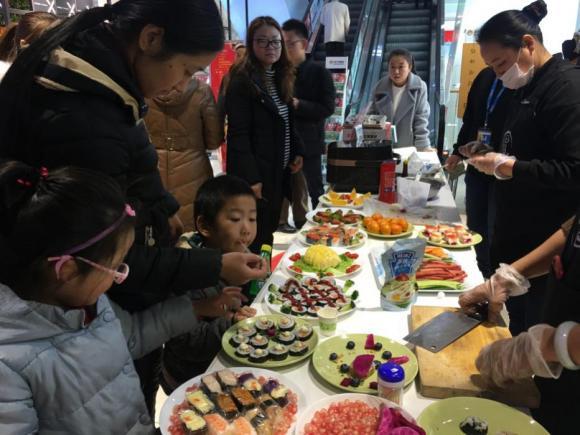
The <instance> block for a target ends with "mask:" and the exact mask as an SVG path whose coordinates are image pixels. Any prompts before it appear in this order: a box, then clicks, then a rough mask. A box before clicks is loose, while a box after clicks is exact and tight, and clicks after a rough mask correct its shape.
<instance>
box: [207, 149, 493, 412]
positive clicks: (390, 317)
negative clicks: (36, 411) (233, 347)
mask: <svg viewBox="0 0 580 435" xmlns="http://www.w3.org/2000/svg"><path fill="white" fill-rule="evenodd" d="M433 154H434V153H433ZM434 204H435V205H433V204H431V203H430V206H429V208H430V209H436V208H439V209H442V210H448V211H449V213H451V214H453V213H454V214H455V215H457V218H458V217H459V215H458V213H457V209H456V207H455V202H454V200H453V196H452V195H451V191H450V190H449V188H448V187H447V186H444V187H443V188H442V189H441V193H440V195H439V198H438V199H437V200H436V201H435V202H434ZM376 209H380V211H385V210H387V211H388V210H390V212H391V213H392V214H394V213H395V211H394V209H393V207H389V206H387V205H384V204H382V203H379V202H378V201H374V200H370V201H367V204H366V205H365V209H364V212H365V213H372V212H373V211H374V210H376ZM411 220H412V221H413V222H415V221H416V220H415V219H413V218H411ZM428 220H430V221H431V222H433V221H434V220H445V219H441V218H440V219H437V218H436V217H435V219H428ZM454 220H455V221H457V219H454ZM385 243H386V242H385V241H384V240H378V239H372V238H369V241H368V242H367V244H365V246H363V247H361V248H358V249H356V250H353V251H354V252H357V253H358V254H359V255H360V256H359V260H358V261H359V262H360V263H361V264H362V270H361V271H360V272H358V273H357V274H356V275H354V276H353V277H352V278H351V279H353V280H354V281H355V284H356V285H355V288H356V289H357V290H359V293H360V299H359V301H358V307H357V309H356V310H355V311H354V312H353V313H352V314H351V315H349V316H347V317H345V318H344V319H343V320H341V321H340V322H339V323H338V328H337V334H343V333H365V334H369V333H373V334H376V335H382V336H385V337H389V338H392V339H393V340H397V341H400V342H403V343H404V340H403V337H404V336H406V335H407V333H408V331H409V328H408V322H409V313H410V310H406V311H401V312H391V311H383V310H382V309H381V308H380V297H379V289H378V288H377V283H376V280H375V278H374V274H373V272H372V270H371V266H370V262H369V258H368V253H369V250H370V249H372V248H374V247H377V246H386V245H385ZM304 248H305V246H304V245H302V244H301V243H300V242H298V241H297V240H295V241H294V242H293V243H292V244H291V245H290V247H289V249H288V251H287V252H286V254H285V256H284V259H283V260H282V261H281V262H280V265H279V267H278V268H277V270H276V271H275V272H274V273H273V275H272V277H271V278H270V280H269V281H268V282H267V283H266V284H265V285H264V288H263V290H262V291H261V292H260V294H259V295H258V297H257V298H256V301H255V302H254V305H253V306H254V307H255V308H256V309H257V311H258V315H260V314H269V313H270V310H269V309H268V307H267V304H266V303H265V302H264V295H265V293H266V292H267V288H268V284H269V283H270V282H272V281H276V282H277V283H280V281H282V282H283V281H284V279H285V278H287V277H288V276H289V275H287V273H286V272H284V271H283V270H281V268H283V266H284V260H285V259H286V258H287V257H288V256H289V255H292V253H294V252H295V251H297V250H300V249H304ZM451 254H452V256H453V258H454V259H455V260H456V261H457V262H458V263H459V264H460V265H461V267H462V268H463V269H464V270H465V272H466V273H467V275H468V278H467V280H466V287H467V288H469V287H470V286H472V285H476V284H479V283H481V282H483V277H482V275H481V273H480V272H479V270H478V268H477V264H476V260H475V251H474V250H473V249H470V250H461V251H451ZM416 304H417V305H436V306H457V296H456V295H452V294H447V295H444V296H443V297H439V296H438V295H437V294H420V296H419V297H418V299H417V302H416ZM316 329H317V330H318V328H317V327H316ZM320 338H321V339H322V340H324V339H325V338H324V337H322V336H321V337H320ZM237 365H239V364H237V363H236V362H235V361H233V360H231V359H229V358H228V357H227V356H226V355H225V354H224V353H223V352H220V354H219V355H218V357H216V359H215V360H214V361H213V362H212V364H211V365H210V367H209V368H208V370H209V371H214V370H219V369H221V368H224V367H232V366H237ZM277 371H279V372H280V373H283V374H284V375H285V376H288V377H289V378H291V379H292V380H293V381H294V382H296V383H297V384H299V385H300V386H301V387H302V390H303V392H304V393H305V395H306V397H307V398H308V401H309V403H313V402H315V401H317V400H318V399H321V398H324V397H326V396H328V395H331V394H337V393H340V390H338V389H336V388H333V387H331V386H330V385H328V384H326V383H324V381H322V380H319V379H318V377H317V375H316V374H315V372H314V370H313V368H312V364H311V362H310V359H307V360H306V361H304V362H302V363H299V364H297V365H294V366H291V367H288V368H283V369H278V370H277ZM432 402H434V399H429V398H425V397H422V396H421V395H420V394H419V393H418V391H417V389H416V383H413V384H411V385H410V386H409V387H408V388H407V389H406V391H405V395H404V401H403V407H404V408H405V409H406V410H407V411H408V412H409V413H410V414H411V415H413V416H414V417H417V416H418V415H419V414H420V413H421V412H422V411H423V409H425V407H426V406H428V405H429V404H430V403H432Z"/></svg>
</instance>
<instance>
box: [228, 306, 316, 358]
mask: <svg viewBox="0 0 580 435" xmlns="http://www.w3.org/2000/svg"><path fill="white" fill-rule="evenodd" d="M248 331H250V332H253V334H250V335H248ZM317 343H318V335H317V333H316V331H314V329H313V328H312V325H310V324H309V323H308V322H306V321H305V320H301V319H295V318H292V317H289V316H285V315H269V316H256V317H252V318H250V319H246V320H244V321H242V322H238V323H236V324H235V325H233V326H232V327H231V328H230V329H228V330H227V331H226V332H225V334H224V335H223V337H222V347H223V349H224V352H225V353H226V354H227V355H228V356H229V357H231V358H233V359H234V360H236V361H238V362H241V363H242V364H244V365H249V366H254V367H268V368H270V367H284V366H288V365H291V364H294V363H297V362H298V361H302V360H303V359H305V358H308V356H309V355H311V354H312V352H314V348H315V347H316V345H317Z"/></svg>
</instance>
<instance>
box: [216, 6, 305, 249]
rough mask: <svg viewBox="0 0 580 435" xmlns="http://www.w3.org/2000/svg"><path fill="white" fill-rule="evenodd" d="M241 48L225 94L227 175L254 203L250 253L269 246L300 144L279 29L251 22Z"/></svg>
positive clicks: (268, 21)
mask: <svg viewBox="0 0 580 435" xmlns="http://www.w3.org/2000/svg"><path fill="white" fill-rule="evenodd" d="M246 46H247V53H246V56H245V57H244V59H243V60H242V62H241V63H240V64H238V65H236V66H235V67H234V68H233V69H232V73H231V81H230V84H229V86H228V89H227V93H226V113H227V116H228V137H227V144H228V156H227V172H228V174H232V175H237V176H238V177H240V178H242V179H243V180H246V181H247V182H248V184H250V186H252V190H253V191H254V193H255V194H256V198H257V199H258V234H257V235H256V239H255V240H254V243H253V244H252V246H251V249H252V251H254V252H256V251H257V250H259V249H260V246H261V244H263V243H267V244H269V245H271V244H272V242H273V239H274V231H276V228H277V227H278V221H279V219H280V212H281V210H282V201H283V199H284V196H286V197H290V196H289V195H290V192H289V190H290V174H291V173H292V174H293V173H296V172H298V171H299V170H300V169H301V168H302V141H301V140H300V139H299V137H298V136H297V135H296V133H295V131H294V112H293V106H292V104H291V103H292V96H293V88H294V67H293V66H292V64H291V63H290V60H288V57H287V55H286V47H285V46H284V39H283V38H282V30H281V28H280V25H279V24H278V23H277V22H276V20H274V19H273V18H271V17H258V18H256V19H254V20H253V21H252V23H251V24H250V27H249V28H248V34H247V36H246Z"/></svg>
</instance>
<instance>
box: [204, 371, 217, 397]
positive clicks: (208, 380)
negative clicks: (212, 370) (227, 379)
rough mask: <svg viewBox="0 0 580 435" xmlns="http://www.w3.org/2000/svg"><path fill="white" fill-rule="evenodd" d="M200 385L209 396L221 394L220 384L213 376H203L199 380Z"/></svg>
mask: <svg viewBox="0 0 580 435" xmlns="http://www.w3.org/2000/svg"><path fill="white" fill-rule="evenodd" d="M201 383H202V385H203V387H204V389H205V390H206V391H207V392H208V393H209V394H220V393H221V392H222V387H220V384H219V382H218V381H217V379H216V378H215V376H214V375H205V376H203V377H202V378H201Z"/></svg>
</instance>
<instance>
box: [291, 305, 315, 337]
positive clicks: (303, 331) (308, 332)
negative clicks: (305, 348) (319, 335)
mask: <svg viewBox="0 0 580 435" xmlns="http://www.w3.org/2000/svg"><path fill="white" fill-rule="evenodd" d="M314 313H315V314H316V311H315V312H314ZM313 333H314V332H313V330H312V326H309V325H302V326H301V327H300V328H298V330H297V331H296V338H297V339H298V340H300V341H306V340H309V339H310V337H312V334H313Z"/></svg>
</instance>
